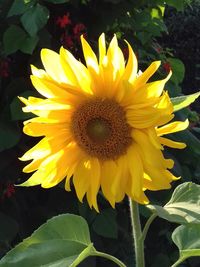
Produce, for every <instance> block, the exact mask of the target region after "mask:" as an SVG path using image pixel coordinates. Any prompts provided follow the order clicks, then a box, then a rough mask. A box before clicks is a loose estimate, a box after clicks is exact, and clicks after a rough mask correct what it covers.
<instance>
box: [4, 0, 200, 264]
mask: <svg viewBox="0 0 200 267" xmlns="http://www.w3.org/2000/svg"><path fill="white" fill-rule="evenodd" d="M165 3H166V4H168V12H167V13H166V16H167V17H166V20H165V21H166V23H165V21H164V20H163V16H164V13H165V10H166V4H165ZM188 4H190V5H188ZM193 4H194V5H193ZM0 5H1V6H0V33H1V34H0V37H1V40H0V46H1V50H0V51H1V52H0V76H1V80H0V83H1V87H0V96H1V97H0V196H1V206H0V210H1V213H0V217H1V220H0V227H1V229H5V231H4V233H3V234H2V233H0V243H1V250H0V254H1V255H2V256H3V255H4V254H5V252H6V251H8V250H9V249H10V248H11V247H12V246H14V245H15V244H16V243H18V242H19V241H21V240H22V239H23V238H24V237H27V236H28V235H30V234H31V233H32V231H33V230H34V229H36V228H37V227H38V226H39V225H41V224H42V223H43V222H45V221H46V219H47V218H51V217H52V216H54V215H57V214H60V213H65V212H69V213H75V214H80V215H82V216H83V217H84V218H86V220H87V222H88V223H89V226H90V229H91V235H92V240H93V241H94V243H95V245H96V247H97V248H98V249H99V250H101V251H107V252H110V253H111V254H113V255H118V257H119V258H121V259H123V260H124V261H125V263H127V265H129V262H130V260H131V258H132V249H131V245H130V244H131V237H130V233H129V232H130V231H129V228H130V225H129V218H128V216H127V214H128V207H127V202H126V201H125V202H124V203H121V204H119V205H117V209H116V210H113V209H111V208H110V207H109V206H108V205H107V203H106V202H105V201H104V199H103V197H102V196H100V201H101V210H102V212H101V213H100V214H97V213H96V212H95V211H93V210H92V211H91V210H90V209H88V206H87V204H86V203H84V204H80V203H77V200H76V198H75V197H74V193H73V192H72V193H66V192H65V191H64V189H63V188H62V184H61V185H60V187H58V188H54V189H49V190H48V191H44V190H42V189H40V188H32V189H24V188H16V189H14V187H13V183H18V182H20V181H22V180H24V179H25V178H26V177H25V175H24V174H22V173H21V169H22V167H23V166H22V163H21V162H19V161H18V160H17V157H19V156H21V155H22V154H23V153H24V152H25V151H26V150H28V149H29V148H30V147H31V146H32V145H33V140H32V139H31V138H29V137H27V136H24V135H23V134H22V131H21V129H22V121H23V120H24V119H26V118H27V115H26V114H24V113H22V111H21V104H20V103H19V101H18V98H17V96H18V95H23V96H27V95H30V92H31V94H32V95H33V94H34V92H33V91H32V85H31V83H30V81H29V74H30V67H29V65H30V63H31V64H34V65H37V66H39V65H40V64H41V62H40V61H39V53H40V49H41V48H43V47H48V48H52V49H54V50H58V49H59V47H60V46H61V45H63V46H64V47H65V48H67V49H70V50H71V51H72V52H73V53H74V54H75V55H76V56H77V57H79V58H80V59H81V60H82V59H83V58H82V54H80V49H79V48H80V41H79V37H80V35H81V34H84V35H85V36H86V37H87V39H89V40H90V43H92V45H93V47H95V46H96V47H97V44H96V41H94V40H97V36H99V34H100V33H101V32H105V33H106V35H107V36H108V37H110V38H111V37H112V36H113V33H114V32H116V33H117V36H118V38H119V39H121V46H122V47H123V49H124V54H125V55H126V53H127V48H126V46H125V44H124V42H123V39H124V38H125V39H127V40H128V41H129V42H130V43H131V44H132V45H133V48H134V50H135V51H136V52H137V57H138V61H139V63H140V69H141V70H143V69H144V68H145V67H146V66H147V65H148V64H149V63H150V62H151V61H152V60H158V59H161V60H162V62H163V64H162V67H161V68H160V70H159V75H160V76H166V73H167V72H168V71H169V69H170V68H172V70H173V76H172V78H171V81H170V82H169V83H168V84H167V89H168V90H169V92H170V94H171V96H177V95H181V94H182V90H181V83H182V81H183V79H184V74H185V66H184V65H183V63H182V61H180V60H179V59H177V58H174V54H175V55H176V56H178V57H179V56H180V57H182V56H183V55H185V54H186V53H184V51H185V50H186V49H187V51H189V52H190V53H191V51H193V50H189V49H188V48H187V47H185V46H186V45H187V44H188V43H189V42H186V41H185V42H180V41H179V40H180V38H181V36H183V32H184V29H185V32H186V33H188V34H189V33H191V31H187V29H188V28H187V27H186V26H185V27H182V28H180V27H175V25H177V24H178V23H177V22H178V21H180V20H181V19H180V17H182V18H183V19H184V23H185V25H188V24H186V23H188V22H187V21H188V20H189V19H190V18H191V19H193V21H195V18H196V17H198V14H199V13H198V10H199V5H198V1H196V2H195V3H193V2H191V1H190V2H188V1H187V2H186V1H182V0H179V1H170V0H168V1H161V0H153V1H147V0H143V1H122V0H121V1H120V0H103V1H96V0H94V1H90V0H85V1H84V0H82V1H79V0H73V1H67V0H57V1H56V0H44V1H37V0H26V1H25V0H15V1H5V0H4V1H1V4H0ZM169 7H170V8H169ZM172 7H173V8H174V9H172ZM184 10H185V11H184ZM177 11H179V12H178V13H177ZM183 11H184V12H185V13H183ZM189 14H191V16H189ZM186 15H187V16H186ZM177 17H178V19H177ZM175 21H176V23H174V22H175ZM189 22H190V23H191V21H189ZM166 25H167V26H166ZM189 25H190V24H189ZM195 25H196V26H197V27H198V24H195ZM173 27H174V28H173ZM168 31H169V32H170V35H169V36H173V38H172V37H166V34H167V32H168ZM171 32H173V33H172V35H171ZM163 36H165V37H163ZM167 36H168V35H167ZM184 36H185V33H184ZM170 38H171V39H170ZM196 38H198V37H197V36H196V34H195V37H193V40H194V41H193V44H194V47H195V42H196V41H195V40H196ZM185 39H186V38H185ZM172 40H173V42H172ZM174 40H175V41H174ZM172 43H173V46H172ZM196 43H197V42H196ZM190 44H191V42H190ZM183 47H184V49H183ZM181 49H182V50H181ZM178 51H179V52H178ZM189 52H188V53H189ZM188 53H187V54H188ZM193 57H194V56H193V54H192V53H191V54H190V57H188V59H187V60H188V61H185V59H184V58H182V60H183V61H184V63H185V65H186V70H187V69H192V64H193V63H192V62H193V61H191V60H190V59H191V58H193ZM195 64H196V65H197V67H196V68H197V70H198V64H199V58H198V57H195ZM188 66H190V67H188ZM186 75H188V74H187V73H186ZM190 75H191V76H190ZM186 77H187V78H185V80H184V93H191V92H195V91H198V86H199V85H198V83H195V84H194V83H192V85H191V86H190V83H189V82H185V81H186V80H187V81H190V80H194V72H191V73H189V75H188V76H186ZM195 77H198V74H197V72H196V70H195ZM195 81H198V79H196V80H195ZM193 90H194V91H193ZM197 103H198V102H197ZM195 110H196V111H195ZM195 110H191V109H184V110H182V111H180V112H178V113H177V117H179V119H184V118H186V117H187V116H189V117H190V120H191V126H190V131H186V132H184V133H181V134H176V136H177V137H178V139H179V140H180V139H182V141H184V142H186V143H187V144H188V148H187V150H185V152H184V153H182V152H179V151H177V152H175V153H174V152H173V155H172V156H173V158H174V159H175V162H176V165H175V169H174V172H175V173H176V174H177V175H182V177H183V179H182V181H191V180H192V181H194V182H196V183H199V178H200V167H199V166H200V164H199V155H200V141H199V134H200V133H199V132H200V131H199V116H198V112H199V104H196V105H195ZM173 138H174V137H173ZM167 153H170V154H171V153H172V152H171V151H170V150H168V152H167ZM177 184H178V183H176V185H177ZM170 193H171V192H159V193H149V195H150V198H151V199H152V200H153V202H154V203H155V204H158V205H159V204H160V205H161V204H162V203H165V202H166V201H167V200H169V198H170V197H169V196H170ZM141 213H142V215H143V216H144V219H145V218H146V217H147V215H148V214H149V211H148V210H146V209H145V208H144V207H142V208H141ZM154 229H156V232H158V235H157V240H155V235H153V233H154ZM157 229H158V230H157ZM163 229H164V230H163ZM173 229H174V226H173V225H172V226H171V224H169V223H168V222H167V221H159V219H158V220H157V221H155V223H154V225H153V228H152V235H151V233H150V236H149V237H148V238H147V240H146V247H147V252H148V254H147V266H153V267H156V266H159V264H160V261H162V262H164V263H163V265H164V264H165V265H164V266H169V265H170V263H171V262H174V261H175V258H176V257H177V252H174V251H177V250H176V248H175V246H174V245H173V244H172V241H171V239H170V233H171V232H172V230H173ZM152 236H153V240H154V242H153V243H152ZM162 238H163V239H162ZM168 242H171V243H170V245H168ZM158 251H159V254H158V255H157V257H156V258H152V254H154V255H156V254H157V253H158ZM166 251H167V253H166ZM90 261H92V263H91V264H93V266H102V264H104V265H105V264H108V263H107V262H105V261H103V260H97V261H96V260H95V259H90ZM189 261H190V260H189ZM111 264H112V263H109V265H108V266H111ZM195 264H196V265H195ZM190 265H191V266H192V267H195V266H198V262H197V263H195V260H193V261H192V263H191V264H190V263H189V262H188V263H187V266H190ZM86 266H87V264H86Z"/></svg>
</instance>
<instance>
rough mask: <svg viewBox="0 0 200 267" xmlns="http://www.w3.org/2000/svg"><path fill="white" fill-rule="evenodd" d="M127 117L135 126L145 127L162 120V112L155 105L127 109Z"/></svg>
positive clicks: (154, 124) (155, 124)
mask: <svg viewBox="0 0 200 267" xmlns="http://www.w3.org/2000/svg"><path fill="white" fill-rule="evenodd" d="M126 117H127V121H128V123H129V124H130V125H131V126H132V127H133V128H138V129H143V128H149V127H153V126H157V122H158V120H160V112H159V111H158V110H157V109H156V108H153V107H146V108H145V109H130V110H127V112H126Z"/></svg>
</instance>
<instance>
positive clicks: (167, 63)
mask: <svg viewBox="0 0 200 267" xmlns="http://www.w3.org/2000/svg"><path fill="white" fill-rule="evenodd" d="M163 68H164V70H165V71H166V72H170V70H171V65H170V64H169V62H165V63H164V64H163Z"/></svg>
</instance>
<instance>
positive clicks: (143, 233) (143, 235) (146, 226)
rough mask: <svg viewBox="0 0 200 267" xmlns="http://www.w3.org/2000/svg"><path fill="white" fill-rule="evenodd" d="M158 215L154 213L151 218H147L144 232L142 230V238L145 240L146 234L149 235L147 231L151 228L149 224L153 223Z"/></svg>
mask: <svg viewBox="0 0 200 267" xmlns="http://www.w3.org/2000/svg"><path fill="white" fill-rule="evenodd" d="M156 217H157V215H156V214H155V213H153V214H152V215H151V216H150V217H149V219H148V220H147V222H146V224H145V226H144V229H143V232H142V239H143V241H144V240H145V238H146V235H147V232H148V230H149V226H150V225H151V223H152V222H153V220H154V219H155V218H156Z"/></svg>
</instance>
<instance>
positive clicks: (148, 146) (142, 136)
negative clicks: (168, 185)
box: [132, 129, 169, 169]
mask: <svg viewBox="0 0 200 267" xmlns="http://www.w3.org/2000/svg"><path fill="white" fill-rule="evenodd" d="M132 137H133V140H134V141H135V142H136V143H137V144H138V145H139V148H140V151H141V158H142V159H143V164H146V163H147V164H149V165H151V166H152V168H154V169H163V168H167V166H168V164H169V163H168V161H166V159H165V158H164V156H163V154H162V152H161V151H160V149H158V148H156V147H155V146H154V145H153V144H152V143H151V141H150V138H149V137H148V135H147V134H146V133H145V131H144V132H143V131H142V130H136V129H134V130H133V132H132Z"/></svg>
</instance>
